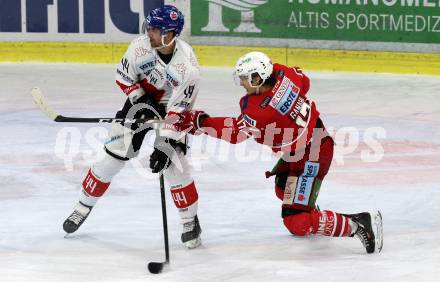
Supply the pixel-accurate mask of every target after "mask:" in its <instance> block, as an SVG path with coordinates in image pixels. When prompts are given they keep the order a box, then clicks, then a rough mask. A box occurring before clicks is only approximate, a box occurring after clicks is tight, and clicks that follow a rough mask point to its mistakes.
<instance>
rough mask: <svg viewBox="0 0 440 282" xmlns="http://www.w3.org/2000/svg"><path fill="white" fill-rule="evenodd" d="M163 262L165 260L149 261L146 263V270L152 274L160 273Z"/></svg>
mask: <svg viewBox="0 0 440 282" xmlns="http://www.w3.org/2000/svg"><path fill="white" fill-rule="evenodd" d="M165 264H166V262H150V263H148V270H149V271H150V272H151V273H153V274H158V273H161V272H162V269H163V267H164V265H165Z"/></svg>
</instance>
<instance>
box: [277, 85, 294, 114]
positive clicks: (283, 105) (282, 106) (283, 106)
mask: <svg viewBox="0 0 440 282" xmlns="http://www.w3.org/2000/svg"><path fill="white" fill-rule="evenodd" d="M287 91H288V93H289V94H288V95H286V94H285V95H284V96H283V98H282V99H281V101H280V103H279V104H278V106H277V110H278V112H279V113H280V114H282V115H285V114H287V112H288V111H289V110H290V109H291V108H292V106H293V104H294V103H295V101H296V99H297V98H298V93H296V92H294V90H293V89H291V88H290V87H289V89H288V90H287Z"/></svg>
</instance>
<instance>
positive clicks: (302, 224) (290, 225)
mask: <svg viewBox="0 0 440 282" xmlns="http://www.w3.org/2000/svg"><path fill="white" fill-rule="evenodd" d="M283 222H284V225H285V226H286V228H287V229H288V230H289V231H290V233H292V234H293V235H296V236H305V235H309V234H310V233H311V226H312V218H311V215H310V214H309V213H307V212H301V213H298V214H295V215H289V216H286V217H284V218H283Z"/></svg>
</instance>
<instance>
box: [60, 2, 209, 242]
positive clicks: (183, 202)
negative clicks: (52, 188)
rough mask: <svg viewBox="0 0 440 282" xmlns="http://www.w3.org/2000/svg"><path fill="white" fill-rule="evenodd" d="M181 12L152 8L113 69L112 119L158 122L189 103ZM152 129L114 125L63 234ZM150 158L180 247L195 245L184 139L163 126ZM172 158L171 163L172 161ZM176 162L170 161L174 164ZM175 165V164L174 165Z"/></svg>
mask: <svg viewBox="0 0 440 282" xmlns="http://www.w3.org/2000/svg"><path fill="white" fill-rule="evenodd" d="M183 25H184V18H183V14H182V13H181V12H180V11H179V10H178V9H177V8H176V7H174V6H172V5H163V6H161V7H159V8H156V9H154V10H152V11H151V12H150V13H149V15H148V16H147V18H146V19H145V21H144V25H143V31H142V35H141V36H139V37H138V38H136V39H135V40H133V41H132V42H131V44H130V45H129V47H128V49H127V51H126V52H125V54H124V56H123V57H122V59H121V62H120V63H119V65H118V67H117V69H116V83H117V85H118V86H119V87H120V89H121V92H122V93H123V94H125V95H126V96H127V100H126V102H125V104H124V106H123V107H122V109H121V110H119V111H118V112H117V113H116V117H117V118H121V119H122V118H147V119H151V118H164V117H165V116H166V115H167V112H169V111H172V112H182V111H185V110H188V109H191V108H192V106H193V105H194V102H195V98H196V96H197V92H198V88H199V80H200V74H199V65H198V63H197V59H196V56H195V54H194V51H193V49H192V48H191V46H189V45H188V44H187V43H186V42H184V41H183V40H181V39H180V38H179V37H178V36H179V35H180V33H181V31H182V29H183ZM150 129H152V128H142V127H140V128H139V127H138V125H137V124H134V125H133V124H123V123H121V124H120V123H117V124H114V125H113V127H112V130H111V132H110V136H109V138H108V140H107V141H106V142H105V144H104V150H105V153H106V154H105V157H104V159H103V160H101V161H98V162H96V163H95V164H93V165H92V166H91V168H90V169H89V171H88V173H87V175H86V177H85V179H84V181H83V183H82V190H81V193H80V196H79V202H78V203H77V204H76V206H75V208H74V211H73V213H72V214H71V215H70V216H69V217H68V218H67V219H66V220H65V221H64V224H63V229H64V231H66V232H67V233H73V232H75V231H76V230H77V229H78V228H79V227H80V226H81V225H82V224H83V222H84V221H85V219H86V218H87V217H88V216H89V214H90V212H91V210H92V208H93V206H94V205H95V204H96V202H97V201H98V199H100V198H101V197H102V196H103V194H104V193H105V192H106V190H107V189H108V187H109V185H110V182H111V180H112V178H113V177H114V176H115V175H116V174H117V173H118V172H119V171H120V170H121V169H122V168H123V167H124V165H125V164H126V163H127V161H128V160H130V159H131V158H134V157H136V156H137V155H138V154H139V149H140V147H141V145H142V142H143V140H144V137H145V135H146V134H147V133H148V132H149V131H150ZM154 147H155V148H154V151H153V153H152V154H151V156H150V162H149V164H150V168H151V170H152V172H153V173H159V172H162V171H163V173H164V177H165V180H166V181H167V183H168V184H169V187H170V190H171V194H172V196H173V200H174V203H175V205H176V207H177V208H178V210H179V215H180V217H181V222H182V227H183V231H182V236H181V240H182V242H183V244H184V245H185V246H186V247H188V248H196V247H198V246H199V245H200V244H201V239H200V233H201V228H200V224H199V221H198V217H197V203H198V194H197V190H196V186H195V184H194V179H193V177H192V175H191V172H190V167H189V164H188V161H187V159H186V156H185V155H186V150H187V146H186V139H185V138H182V136H181V134H178V133H176V132H175V131H173V130H168V129H167V128H166V127H162V128H159V129H158V133H157V134H156V139H155V142H154ZM172 160H173V161H172ZM174 160H176V161H174ZM177 164H178V165H177Z"/></svg>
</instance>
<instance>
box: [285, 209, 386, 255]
mask: <svg viewBox="0 0 440 282" xmlns="http://www.w3.org/2000/svg"><path fill="white" fill-rule="evenodd" d="M290 213H291V215H287V216H285V217H284V218H283V222H284V225H285V226H286V228H287V229H288V230H289V231H290V232H291V233H292V234H293V235H296V236H306V235H310V234H317V235H323V236H331V237H353V236H355V235H356V237H358V238H359V239H360V241H361V243H362V244H363V246H364V248H365V250H366V252H367V253H374V252H375V251H376V252H380V251H381V250H382V216H381V214H380V212H376V213H375V214H370V213H367V212H364V213H358V214H351V215H347V214H340V213H336V212H333V211H318V210H316V209H313V210H311V211H310V212H307V211H299V210H292V211H290Z"/></svg>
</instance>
